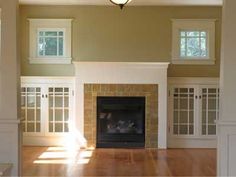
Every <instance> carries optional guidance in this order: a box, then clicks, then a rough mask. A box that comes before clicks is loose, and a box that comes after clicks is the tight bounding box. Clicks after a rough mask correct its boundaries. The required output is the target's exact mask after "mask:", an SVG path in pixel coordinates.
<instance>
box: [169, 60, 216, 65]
mask: <svg viewBox="0 0 236 177" xmlns="http://www.w3.org/2000/svg"><path fill="white" fill-rule="evenodd" d="M215 60H216V59H212V60H209V59H191V60H190V59H172V64H180V65H215Z"/></svg>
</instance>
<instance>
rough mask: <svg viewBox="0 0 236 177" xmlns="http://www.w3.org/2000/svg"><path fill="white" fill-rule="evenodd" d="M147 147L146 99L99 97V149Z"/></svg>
mask: <svg viewBox="0 0 236 177" xmlns="http://www.w3.org/2000/svg"><path fill="white" fill-rule="evenodd" d="M144 146H145V97H97V147H98V148H106V147H107V148H124V147H125V148H127V147H132V148H134V147H137V148H143V147H144Z"/></svg>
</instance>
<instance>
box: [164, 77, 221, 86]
mask: <svg viewBox="0 0 236 177" xmlns="http://www.w3.org/2000/svg"><path fill="white" fill-rule="evenodd" d="M168 84H180V85H182V84H198V85H199V84H201V85H209V84H211V85H218V84H219V78H217V77H168Z"/></svg>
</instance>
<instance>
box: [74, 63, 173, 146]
mask: <svg viewBox="0 0 236 177" xmlns="http://www.w3.org/2000/svg"><path fill="white" fill-rule="evenodd" d="M74 65H75V71H76V86H75V87H76V88H75V89H76V91H75V96H76V99H75V102H76V103H75V105H76V109H75V110H76V117H77V120H76V125H77V129H78V131H79V132H80V133H81V134H82V135H84V111H83V110H84V84H158V86H159V89H158V110H159V111H158V148H160V149H166V148H167V68H168V65H169V63H166V62H158V63H144V62H74ZM81 145H83V144H81Z"/></svg>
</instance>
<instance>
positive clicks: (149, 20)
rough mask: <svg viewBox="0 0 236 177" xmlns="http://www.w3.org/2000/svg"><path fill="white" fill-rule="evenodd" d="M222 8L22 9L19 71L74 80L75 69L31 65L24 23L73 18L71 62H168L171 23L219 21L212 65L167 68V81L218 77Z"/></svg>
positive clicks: (70, 7) (52, 7)
mask: <svg viewBox="0 0 236 177" xmlns="http://www.w3.org/2000/svg"><path fill="white" fill-rule="evenodd" d="M221 11H222V8H221V7H179V6H176V7H167V6H166V7H165V6H159V7H158V6H153V7H148V6H145V7H126V8H125V9H124V10H122V11H121V10H120V9H119V8H118V7H111V6H109V7H108V6H107V7H105V6H26V5H22V6H20V24H21V31H20V36H21V50H20V53H21V69H22V75H24V76H73V75H74V67H73V65H32V64H29V61H28V57H29V21H28V20H27V18H73V19H74V21H73V29H72V57H73V60H74V61H107V62H115V61H122V62H162V61H164V62H168V61H169V62H170V61H171V35H172V24H171V19H178V18H186V19H189V18H190V19H191V18H197V19H198V18H200V19H217V22H216V58H217V62H216V65H212V66H203V65H199V66H196V65H195V66H191V65H170V67H169V69H168V76H172V77H173V76H175V77H177V76H182V77H187V76H189V77H218V76H219V70H220V69H219V68H220V39H221V37H220V36H221Z"/></svg>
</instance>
